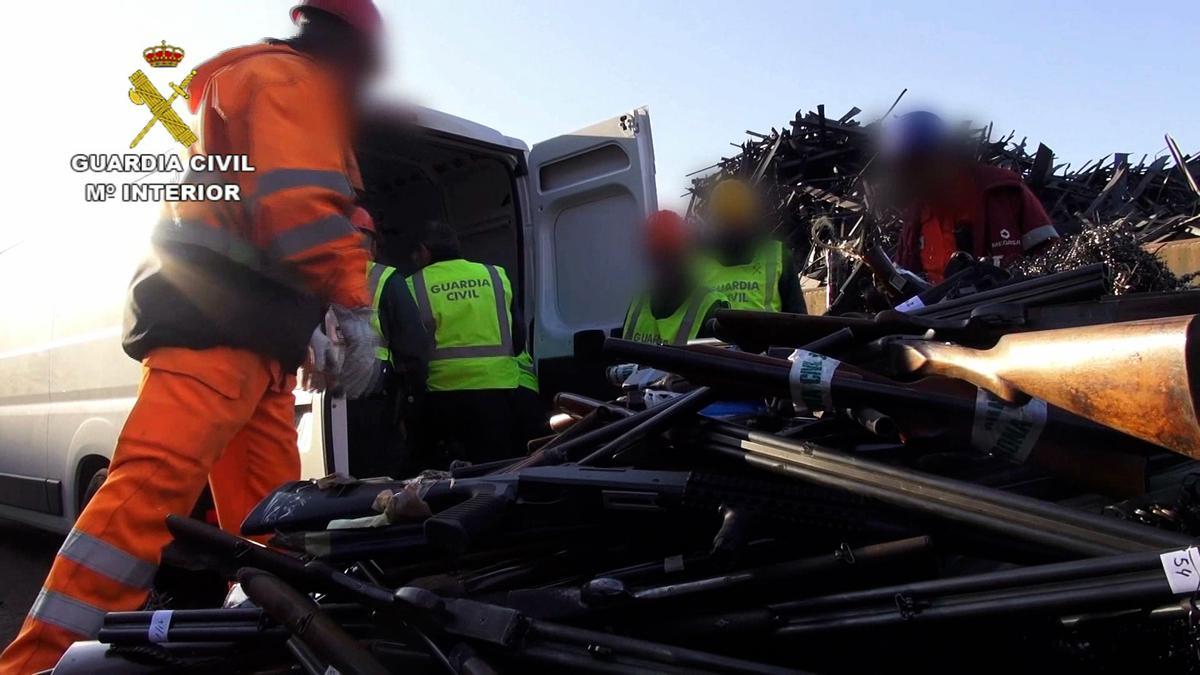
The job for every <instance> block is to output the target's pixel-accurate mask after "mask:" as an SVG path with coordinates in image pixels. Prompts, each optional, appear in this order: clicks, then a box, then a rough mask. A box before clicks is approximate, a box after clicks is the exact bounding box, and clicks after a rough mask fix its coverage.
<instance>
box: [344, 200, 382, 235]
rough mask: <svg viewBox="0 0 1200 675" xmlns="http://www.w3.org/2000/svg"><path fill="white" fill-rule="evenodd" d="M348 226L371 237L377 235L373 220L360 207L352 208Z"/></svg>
mask: <svg viewBox="0 0 1200 675" xmlns="http://www.w3.org/2000/svg"><path fill="white" fill-rule="evenodd" d="M350 224H351V225H353V226H354V229H356V230H358V231H359V232H363V233H365V234H369V235H371V236H372V237H374V236H376V235H378V234H379V232H378V231H377V230H376V229H375V219H374V218H372V217H371V214H370V213H367V210H366V209H364V208H363V207H361V206H356V207H354V211H353V212H352V213H351V214H350Z"/></svg>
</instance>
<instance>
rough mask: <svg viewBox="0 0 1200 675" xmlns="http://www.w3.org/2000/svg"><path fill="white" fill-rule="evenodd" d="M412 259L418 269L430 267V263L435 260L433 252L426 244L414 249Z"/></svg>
mask: <svg viewBox="0 0 1200 675" xmlns="http://www.w3.org/2000/svg"><path fill="white" fill-rule="evenodd" d="M412 261H413V265H415V266H416V269H423V268H425V267H428V266H429V263H431V262H433V254H432V253H430V252H429V249H428V248H427V247H426V246H425V245H424V244H421V245H420V246H417V248H416V249H415V250H413V254H412Z"/></svg>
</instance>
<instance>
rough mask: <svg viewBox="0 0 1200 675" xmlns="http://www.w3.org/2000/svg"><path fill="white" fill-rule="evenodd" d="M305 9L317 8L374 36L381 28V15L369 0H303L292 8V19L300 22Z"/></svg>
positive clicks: (365, 33) (359, 30)
mask: <svg viewBox="0 0 1200 675" xmlns="http://www.w3.org/2000/svg"><path fill="white" fill-rule="evenodd" d="M306 9H318V10H321V11H322V12H327V13H329V14H332V15H333V16H336V17H337V18H339V19H341V20H342V21H345V22H346V23H347V24H349V25H350V27H351V28H353V29H355V30H357V31H358V32H360V33H362V34H364V35H369V36H372V37H374V36H376V35H378V34H379V31H380V29H382V28H383V17H381V16H380V15H379V8H377V7H376V6H375V3H374V2H372V1H371V0H303V1H302V2H301V3H300V4H298V5H296V6H295V7H293V8H292V21H293V22H294V23H297V24H299V23H300V16H301V15H302V14H303V13H304V10H306Z"/></svg>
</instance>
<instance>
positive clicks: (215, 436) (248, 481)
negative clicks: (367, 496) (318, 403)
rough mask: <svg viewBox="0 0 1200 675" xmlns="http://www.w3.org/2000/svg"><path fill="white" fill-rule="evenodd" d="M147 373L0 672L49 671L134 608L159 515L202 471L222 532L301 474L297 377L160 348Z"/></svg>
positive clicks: (256, 364) (199, 482)
mask: <svg viewBox="0 0 1200 675" xmlns="http://www.w3.org/2000/svg"><path fill="white" fill-rule="evenodd" d="M144 366H145V367H144V368H143V370H142V383H141V388H140V389H139V391H138V398H137V402H136V403H135V404H134V406H133V410H132V411H131V412H130V414H129V418H128V420H126V422H125V427H124V428H123V429H122V430H121V435H120V438H119V439H118V441H117V448H116V451H115V453H114V456H113V462H112V465H111V466H110V467H109V475H108V480H106V481H105V483H104V485H103V486H102V487H101V488H100V490H99V491H98V492H97V493H96V495H95V496H94V497H93V498H92V501H91V502H89V503H88V506H87V508H86V509H84V511H83V513H82V514H80V516H79V519H78V521H77V522H76V523H75V529H74V530H73V531H72V533H71V535H69V536H68V537H67V540H66V541H65V542H64V543H63V548H62V550H60V551H59V555H58V557H57V558H55V561H54V565H53V566H52V567H51V569H50V574H49V576H48V577H47V578H46V583H45V585H44V587H43V590H42V592H41V594H39V596H38V600H37V602H35V603H34V606H33V607H32V608H31V610H30V614H29V616H28V617H27V618H26V619H25V624H24V625H23V626H22V628H21V632H20V634H19V635H18V636H17V639H16V640H15V641H14V642H13V643H12V644H11V645H9V647H8V649H7V650H5V652H4V655H3V656H2V657H0V674H2V675H15V674H18V673H20V674H22V675H24V674H26V673H30V672H36V671H39V670H43V669H46V668H50V667H52V666H53V665H54V664H55V662H56V661H57V660H58V658H59V656H61V654H62V652H63V651H65V650H66V648H67V647H68V646H69V645H70V644H71V643H72V642H74V641H76V640H79V639H83V638H88V637H92V636H94V634H95V631H96V630H97V629H98V628H99V626H100V621H102V619H103V616H104V613H105V612H108V611H122V610H136V609H138V608H140V607H141V606H142V604H143V603H144V602H145V599H146V595H147V593H148V589H149V587H150V584H151V582H152V580H153V573H154V570H155V569H156V567H157V565H158V561H159V559H160V556H161V551H162V547H163V546H164V545H166V544H167V543H168V542H169V541H170V539H171V537H170V534H169V533H168V532H167V529H166V524H165V518H166V517H167V515H169V514H172V513H177V514H188V513H190V512H191V510H192V507H193V505H194V504H195V503H196V500H197V499H198V498H199V497H200V493H201V492H202V491H203V489H204V485H205V482H206V480H209V479H210V474H211V483H212V492H213V500H214V502H215V503H216V507H217V515H218V517H219V518H220V521H221V525H222V527H224V528H225V529H227V530H229V531H231V532H237V531H238V528H239V526H240V525H241V521H242V519H243V518H245V516H246V514H247V513H248V512H249V510H250V509H251V508H252V507H253V506H254V505H255V504H256V503H257V502H258V501H260V500H261V499H262V497H264V496H266V495H267V494H268V493H269V492H270V491H271V490H272V489H274V488H275V487H277V486H278V485H280V484H281V483H284V482H287V481H290V480H296V479H298V478H299V476H300V459H299V454H298V452H297V449H296V430H295V427H294V425H293V416H294V403H293V400H292V393H291V392H292V388H293V386H294V383H295V380H294V378H293V377H292V376H291V375H284V374H283V373H281V372H280V369H279V366H278V364H276V363H275V362H273V361H271V360H270V359H268V358H266V357H262V356H258V355H256V354H253V353H251V352H247V351H243V350H236V349H230V348H225V347H220V348H215V349H206V350H198V351H196V350H187V349H176V348H168V349H158V350H155V351H153V352H151V353H150V355H149V356H148V357H147V358H146V360H145V364H144Z"/></svg>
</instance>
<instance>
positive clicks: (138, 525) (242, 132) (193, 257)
mask: <svg viewBox="0 0 1200 675" xmlns="http://www.w3.org/2000/svg"><path fill="white" fill-rule="evenodd" d="M293 19H295V20H296V21H297V23H299V24H300V25H301V30H300V34H299V35H298V36H297V37H296V38H295V39H293V40H290V41H275V42H269V43H267V44H261V45H254V46H248V47H241V48H237V49H233V50H231V51H228V52H225V53H223V54H221V55H219V56H217V57H216V58H215V59H213V60H212V61H209V62H208V63H206V64H204V65H202V66H201V67H200V68H199V69H198V73H197V75H196V77H195V78H194V79H193V80H192V83H191V93H192V98H191V105H192V111H193V112H199V113H200V120H201V130H200V131H201V133H200V138H201V140H200V141H199V143H197V145H196V147H193V148H192V151H193V152H195V153H208V154H246V155H249V159H250V163H251V164H252V165H253V166H254V167H255V169H256V171H255V172H252V173H251V172H246V173H240V174H237V175H229V176H222V175H200V176H191V177H190V178H188V179H187V182H193V183H196V182H203V181H212V182H234V181H237V182H238V183H240V184H241V186H242V190H241V194H242V201H240V202H203V203H178V204H174V205H172V206H173V207H174V208H168V210H167V217H165V218H164V220H163V221H162V222H161V223H160V224H159V226H158V228H157V229H156V231H155V234H154V239H153V242H154V254H153V256H152V257H151V259H150V260H149V261H148V262H146V263H145V264H144V265H143V266H142V267H141V269H139V271H138V274H137V276H136V277H135V279H134V281H133V284H132V286H131V288H130V293H129V303H128V308H127V312H126V332H125V338H124V346H125V350H126V352H127V353H129V355H130V356H132V357H134V358H137V359H140V360H142V363H143V371H142V382H141V386H140V389H139V391H138V398H137V402H136V403H135V404H134V407H133V410H132V411H131V412H130V415H129V418H128V420H127V421H126V423H125V427H124V429H123V430H122V432H121V435H120V438H119V440H118V442H117V447H116V451H115V453H114V456H113V462H112V465H111V467H110V469H109V475H108V480H107V481H106V482H105V483H104V485H103V487H101V489H100V490H99V491H98V492H97V493H96V495H95V497H94V498H93V499H92V500H91V502H89V503H88V505H87V507H86V508H85V509H84V510H83V513H82V514H80V516H79V519H78V521H77V522H76V524H75V528H74V529H73V530H72V531H71V533H70V534H69V535H68V536H67V538H66V541H65V542H64V543H63V546H62V548H61V549H60V551H59V553H58V557H57V558H56V559H55V561H54V565H53V567H52V568H51V570H50V574H49V576H48V577H47V579H46V582H45V585H44V587H43V588H42V591H41V593H40V594H39V595H38V598H37V600H36V601H35V602H34V604H33V606H32V608H31V609H30V611H29V616H28V617H27V618H26V620H25V624H24V626H22V628H21V632H20V634H19V635H18V636H17V639H16V640H15V641H14V642H13V643H12V644H11V645H9V647H8V649H6V650H5V652H4V655H3V656H2V657H0V673H2V674H3V675H17V674H20V675H24V674H26V673H32V672H35V671H40V670H43V669H46V668H50V667H52V666H53V665H54V664H55V663H56V662H57V661H58V659H59V657H60V655H61V654H62V653H63V651H65V650H66V648H67V647H68V646H69V645H70V644H71V643H72V642H74V641H76V640H83V639H90V638H93V637H94V636H95V635H96V632H97V631H98V629H99V628H100V625H101V621H102V619H103V617H104V614H105V612H107V611H115V610H136V609H139V608H140V607H141V606H142V604H143V603H144V601H145V599H146V596H147V594H148V592H149V588H150V585H151V582H152V580H153V578H154V573H155V569H156V567H157V565H158V562H159V560H160V555H161V549H162V548H163V546H164V545H166V544H167V543H168V542H169V541H170V534H169V533H168V532H167V529H166V525H165V523H164V519H165V518H166V516H167V515H169V514H173V513H175V514H187V513H189V512H190V511H191V510H192V507H193V505H194V504H195V503H196V500H197V499H198V498H199V496H200V494H201V492H202V491H203V489H204V485H205V482H206V481H211V486H212V493H213V499H214V501H215V503H216V507H217V515H218V518H219V519H220V522H221V525H222V527H224V528H225V529H227V530H231V531H236V529H237V528H238V526H239V525H240V524H241V521H242V519H243V518H244V517H245V515H246V513H247V512H248V511H249V509H250V508H251V507H252V506H253V505H254V504H255V503H257V502H258V501H259V500H260V499H261V498H262V497H264V496H265V495H266V494H267V493H268V492H269V491H270V490H271V489H273V488H275V487H276V486H278V485H279V484H281V483H283V482H285V481H290V480H296V479H298V478H299V472H300V460H299V455H298V451H297V447H296V430H295V428H294V426H293V421H292V420H293V399H292V393H291V392H292V389H293V387H294V385H295V378H294V376H293V374H292V373H293V372H294V371H295V370H296V368H297V366H299V365H300V364H301V361H302V360H303V359H304V357H305V354H306V351H307V349H308V344H309V341H310V336H311V335H312V334H313V331H314V329H315V328H316V327H317V326H318V324H319V323H320V321H321V317H322V316H323V314H324V307H325V306H326V305H331V306H332V308H333V310H334V312H335V314H336V315H337V317H338V319H339V322H340V325H341V329H342V332H343V334H344V337H345V342H346V344H345V347H344V363H342V364H341V368H340V372H338V373H336V375H337V377H338V378H339V380H338V381H339V383H340V386H341V387H342V388H343V389H344V390H345V392H346V394H347V395H350V396H355V395H358V394H361V393H362V392H363V391H365V390H367V389H369V388H370V387H371V386H373V381H374V380H375V379H376V378H377V377H378V375H377V373H378V366H377V362H376V358H375V348H376V346H377V345H378V339H377V338H376V336H375V333H374V331H373V330H372V328H371V325H370V319H371V309H370V307H371V298H370V295H369V294H368V292H367V280H366V275H365V274H364V270H365V269H366V264H367V252H366V251H365V250H364V249H363V248H362V245H361V241H360V239H359V237H358V235H357V233H356V232H355V231H354V228H353V227H351V225H350V222H349V220H348V218H347V215H348V214H349V213H350V212H351V210H352V209H353V208H354V202H353V199H354V190H353V188H352V187H351V186H352V185H353V184H354V183H356V182H357V181H358V176H357V168H356V165H355V163H354V160H353V156H352V150H351V144H350V133H349V120H350V114H349V113H350V110H348V109H347V108H348V107H349V106H346V105H345V103H344V102H347V101H354V100H355V98H356V96H357V93H358V90H359V88H360V87H361V86H362V84H363V83H364V81H365V80H366V79H367V77H368V76H369V75H370V74H371V72H372V71H373V69H374V66H375V63H376V49H377V46H378V39H379V33H380V29H381V19H380V16H379V13H378V10H377V9H376V8H375V6H374V5H373V4H372V3H371V2H370V0H308V1H307V2H306V3H305V4H304V5H303V6H300V7H297V8H296V9H294V10H293ZM316 343H317V341H316V340H314V344H316ZM338 361H341V359H338Z"/></svg>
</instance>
